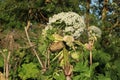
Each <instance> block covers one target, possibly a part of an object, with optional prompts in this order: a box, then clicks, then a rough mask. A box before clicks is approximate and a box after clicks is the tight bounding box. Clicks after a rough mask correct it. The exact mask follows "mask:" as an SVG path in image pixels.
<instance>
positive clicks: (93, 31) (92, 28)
mask: <svg viewBox="0 0 120 80" xmlns="http://www.w3.org/2000/svg"><path fill="white" fill-rule="evenodd" d="M88 29H89V36H95V37H101V34H102V31H101V30H100V28H98V27H96V26H90V27H89V28H88Z"/></svg>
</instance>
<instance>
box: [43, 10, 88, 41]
mask: <svg viewBox="0 0 120 80" xmlns="http://www.w3.org/2000/svg"><path fill="white" fill-rule="evenodd" d="M58 21H59V23H61V25H62V23H63V22H64V23H65V27H64V28H62V31H63V35H70V36H73V37H74V38H76V39H77V38H79V37H80V35H81V34H82V32H83V31H84V29H85V26H86V25H85V22H84V18H83V17H82V16H79V15H78V14H77V13H75V12H61V13H59V14H55V15H53V16H52V17H50V18H49V22H48V24H47V27H46V28H45V31H46V30H48V29H52V28H54V27H57V26H52V24H54V23H56V22H58Z"/></svg>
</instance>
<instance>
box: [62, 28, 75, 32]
mask: <svg viewBox="0 0 120 80" xmlns="http://www.w3.org/2000/svg"><path fill="white" fill-rule="evenodd" d="M69 31H70V32H73V31H74V28H73V27H65V30H64V32H69Z"/></svg>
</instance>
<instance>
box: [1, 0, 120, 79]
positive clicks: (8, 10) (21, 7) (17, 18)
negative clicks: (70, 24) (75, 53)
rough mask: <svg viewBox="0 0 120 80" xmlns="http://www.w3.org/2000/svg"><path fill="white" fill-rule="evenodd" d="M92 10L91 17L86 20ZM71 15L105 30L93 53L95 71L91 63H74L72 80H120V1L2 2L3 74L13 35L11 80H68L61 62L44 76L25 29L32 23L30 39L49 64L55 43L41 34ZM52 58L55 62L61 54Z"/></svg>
mask: <svg viewBox="0 0 120 80" xmlns="http://www.w3.org/2000/svg"><path fill="white" fill-rule="evenodd" d="M89 2H90V3H89ZM104 2H106V4H104ZM87 3H89V5H90V6H89V8H87V6H86V5H87ZM88 9H89V11H88V13H89V14H88V16H89V17H86V15H87V10H88ZM67 11H73V12H76V13H78V14H80V15H81V16H83V17H85V18H89V21H88V22H86V23H89V25H95V26H98V27H99V28H100V29H101V30H102V37H101V38H100V39H99V40H98V42H96V43H95V48H96V50H94V51H93V57H94V58H93V65H92V66H91V67H90V68H91V69H90V70H89V66H88V59H85V60H83V59H81V61H79V62H76V61H74V60H71V63H72V64H73V66H74V67H75V69H74V70H73V76H72V77H73V78H72V79H73V80H90V79H91V80H120V59H119V58H120V1H119V0H0V72H4V57H3V56H2V53H5V55H7V54H8V53H7V52H6V51H5V49H6V48H7V49H8V50H11V49H9V47H8V45H7V42H9V38H6V35H13V37H14V38H13V41H14V46H12V47H13V48H14V49H13V52H12V55H11V59H10V61H9V63H10V73H9V80H64V79H65V76H64V73H63V72H62V71H61V70H62V69H61V68H60V67H59V65H58V64H59V61H56V62H55V61H54V62H51V63H52V64H51V66H50V67H49V69H48V70H47V71H46V72H45V73H42V70H41V66H40V65H39V63H38V61H37V59H36V57H35V55H34V56H33V54H31V53H32V51H31V49H30V47H28V43H27V39H26V35H25V33H24V30H23V29H24V27H25V26H26V25H27V21H31V23H32V27H31V29H30V30H29V34H30V39H31V41H32V42H33V43H34V44H35V46H36V47H35V49H36V50H37V51H38V52H39V56H40V57H42V60H45V57H46V51H47V49H48V46H49V43H50V42H51V40H49V39H48V38H43V37H42V36H40V35H41V30H42V29H43V28H44V27H45V26H46V24H47V22H48V21H49V17H51V16H53V15H54V14H57V13H60V12H67ZM104 13H105V15H104ZM11 33H13V34H11ZM8 44H9V43H8ZM41 46H43V47H41ZM80 50H81V49H80ZM81 52H82V53H84V54H85V55H82V54H81V55H80V57H83V58H84V57H86V56H88V54H87V51H84V50H83V51H81ZM50 54H51V57H50V60H52V59H53V58H54V56H56V54H57V53H55V54H54V53H50ZM82 61H83V62H82ZM81 63H82V64H81ZM90 74H91V75H90Z"/></svg>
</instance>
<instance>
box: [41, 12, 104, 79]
mask: <svg viewBox="0 0 120 80" xmlns="http://www.w3.org/2000/svg"><path fill="white" fill-rule="evenodd" d="M86 30H87V29H86V25H85V21H84V17H83V16H79V14H77V13H75V12H61V13H58V14H55V15H53V16H52V17H50V18H49V22H48V24H47V26H46V28H45V29H44V30H43V32H42V35H43V36H44V37H47V39H50V40H51V41H52V43H51V45H50V46H49V47H50V48H49V49H50V51H51V52H54V53H55V52H58V54H57V55H56V56H55V57H54V58H53V59H52V62H53V61H55V60H57V59H58V61H59V65H60V67H62V69H63V72H64V75H65V76H66V80H71V79H72V75H73V70H74V66H73V65H72V62H71V61H72V59H73V60H75V61H77V62H79V61H80V58H82V57H81V55H83V54H82V53H83V51H84V50H88V51H89V52H90V64H92V50H93V47H94V42H95V41H97V38H99V37H101V33H102V32H101V30H100V29H99V28H98V27H96V26H90V27H89V28H88V31H87V32H88V43H85V44H84V43H82V42H81V41H80V40H79V38H80V37H81V35H84V32H85V31H86ZM85 36H86V35H85ZM81 49H82V50H81ZM80 50H81V51H80ZM81 63H83V62H81Z"/></svg>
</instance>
